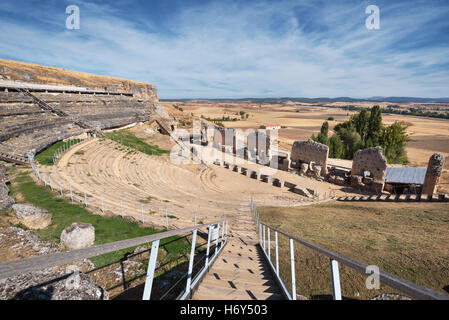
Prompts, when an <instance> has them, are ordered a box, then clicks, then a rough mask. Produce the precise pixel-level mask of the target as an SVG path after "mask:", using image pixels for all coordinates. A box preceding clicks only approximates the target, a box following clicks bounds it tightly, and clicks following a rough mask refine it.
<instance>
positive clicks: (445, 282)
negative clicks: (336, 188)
mask: <svg viewBox="0 0 449 320" xmlns="http://www.w3.org/2000/svg"><path fill="white" fill-rule="evenodd" d="M259 213H260V217H261V220H262V221H263V222H265V223H267V224H269V225H272V226H274V227H277V228H279V229H281V230H283V231H286V232H288V233H290V234H293V235H296V236H298V237H300V238H302V239H305V240H307V241H311V242H313V243H315V244H318V245H320V246H322V247H325V248H327V249H330V250H332V251H335V252H338V253H340V254H343V255H345V256H347V257H349V258H352V259H355V260H358V261H361V262H364V263H366V264H368V265H376V266H378V267H379V268H380V269H381V270H384V271H386V272H389V273H392V274H394V275H397V276H399V277H402V278H404V279H407V280H410V281H412V282H415V283H417V284H419V285H423V286H425V287H427V288H431V289H433V290H436V291H439V292H442V293H445V294H449V270H448V268H447V261H449V248H448V246H447V243H448V241H449V205H448V204H446V203H433V204H429V203H384V204H383V205H382V206H379V204H377V203H363V204H360V203H339V202H331V203H327V204H321V205H312V206H307V207H302V208H275V207H260V208H259ZM273 238H274V235H273V234H271V239H273ZM281 238H282V240H281V243H283V244H284V245H283V249H282V250H281V254H283V255H285V256H286V257H287V256H288V255H287V254H288V251H287V250H288V246H287V243H286V239H283V237H281ZM281 238H280V239H281ZM273 248H274V247H273ZM295 250H296V259H295V264H296V270H297V271H296V273H297V287H298V293H299V294H301V295H304V296H307V297H312V298H325V297H328V296H329V295H330V294H331V293H332V291H331V282H330V276H329V260H328V259H327V258H326V257H324V256H322V255H318V254H315V253H314V252H312V250H311V249H308V248H305V247H303V246H301V245H300V244H295ZM273 251H274V250H272V252H273ZM284 261H288V259H285V260H284ZM288 268H289V264H288V263H286V264H285V265H284V268H282V270H281V271H282V272H283V275H284V279H287V282H288V279H289V277H290V271H289V269H288ZM340 270H341V283H342V290H343V296H344V297H346V298H370V297H373V296H375V295H377V294H379V293H381V292H382V293H393V292H395V291H394V290H393V289H391V288H388V287H385V286H381V289H380V290H367V289H366V288H365V285H364V283H365V279H366V276H364V275H361V274H359V273H357V272H355V271H352V270H350V269H349V268H347V267H344V266H340Z"/></svg>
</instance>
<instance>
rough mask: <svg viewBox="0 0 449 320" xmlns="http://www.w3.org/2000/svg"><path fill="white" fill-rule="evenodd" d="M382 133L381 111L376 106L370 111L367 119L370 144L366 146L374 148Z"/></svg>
mask: <svg viewBox="0 0 449 320" xmlns="http://www.w3.org/2000/svg"><path fill="white" fill-rule="evenodd" d="M381 132H382V110H381V109H380V107H379V106H378V105H375V106H374V107H372V109H371V115H370V118H369V128H368V139H369V140H370V143H369V144H368V143H367V145H370V146H375V145H378V143H379V137H380V134H381Z"/></svg>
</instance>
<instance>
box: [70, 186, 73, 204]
mask: <svg viewBox="0 0 449 320" xmlns="http://www.w3.org/2000/svg"><path fill="white" fill-rule="evenodd" d="M70 200H71V201H72V202H73V193H72V185H70Z"/></svg>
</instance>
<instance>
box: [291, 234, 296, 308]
mask: <svg viewBox="0 0 449 320" xmlns="http://www.w3.org/2000/svg"><path fill="white" fill-rule="evenodd" d="M290 265H291V273H292V300H296V277H295V248H294V246H293V239H292V238H290Z"/></svg>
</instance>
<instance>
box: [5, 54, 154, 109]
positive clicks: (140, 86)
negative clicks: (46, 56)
mask: <svg viewBox="0 0 449 320" xmlns="http://www.w3.org/2000/svg"><path fill="white" fill-rule="evenodd" d="M0 80H11V81H22V82H32V83H37V84H46V85H62V86H77V87H87V88H90V89H96V90H105V89H107V90H109V91H122V92H129V93H133V94H134V95H135V97H137V98H140V99H145V100H155V101H158V97H157V88H156V87H155V86H154V85H152V84H149V83H146V82H140V81H132V80H126V79H120V78H115V77H108V76H100V75H95V74H90V73H84V72H78V71H71V70H66V69H61V68H54V67H47V66H42V65H37V64H32V63H25V62H19V61H12V60H5V59H0Z"/></svg>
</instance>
